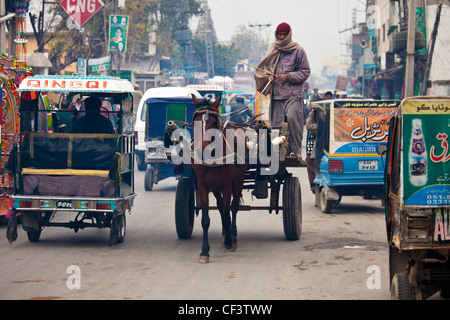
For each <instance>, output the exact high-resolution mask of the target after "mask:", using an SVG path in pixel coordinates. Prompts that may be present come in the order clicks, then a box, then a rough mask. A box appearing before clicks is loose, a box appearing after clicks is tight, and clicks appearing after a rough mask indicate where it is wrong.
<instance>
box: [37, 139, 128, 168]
mask: <svg viewBox="0 0 450 320" xmlns="http://www.w3.org/2000/svg"><path fill="white" fill-rule="evenodd" d="M119 137H120V135H118V134H80V133H45V132H31V133H30V139H29V150H30V161H29V165H28V167H29V168H35V169H81V170H109V169H110V168H111V166H112V165H113V159H114V155H115V154H116V151H117V149H118V148H117V140H118V138H119ZM53 174H56V173H53Z"/></svg>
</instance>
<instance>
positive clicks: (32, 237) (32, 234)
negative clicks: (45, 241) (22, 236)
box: [27, 230, 41, 242]
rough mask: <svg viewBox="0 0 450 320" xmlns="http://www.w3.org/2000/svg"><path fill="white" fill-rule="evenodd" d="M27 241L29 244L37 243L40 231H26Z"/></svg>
mask: <svg viewBox="0 0 450 320" xmlns="http://www.w3.org/2000/svg"><path fill="white" fill-rule="evenodd" d="M27 236H28V240H29V241H30V242H38V241H39V238H40V237H41V230H39V231H27Z"/></svg>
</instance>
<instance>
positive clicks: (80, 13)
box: [60, 0, 104, 27]
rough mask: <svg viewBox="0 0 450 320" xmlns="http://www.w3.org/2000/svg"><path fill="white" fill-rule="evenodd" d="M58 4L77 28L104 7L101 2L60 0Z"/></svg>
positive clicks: (96, 0) (97, 0)
mask: <svg viewBox="0 0 450 320" xmlns="http://www.w3.org/2000/svg"><path fill="white" fill-rule="evenodd" d="M60 4H61V6H62V7H63V8H64V10H66V12H67V13H68V14H69V16H70V17H71V18H72V19H73V20H74V21H75V23H76V24H77V25H78V26H79V27H82V26H83V25H84V24H85V23H86V22H87V21H88V20H89V19H90V18H92V16H93V15H94V14H96V13H97V11H99V10H100V9H101V8H102V7H104V4H103V2H102V1H101V0H62V1H61V2H60Z"/></svg>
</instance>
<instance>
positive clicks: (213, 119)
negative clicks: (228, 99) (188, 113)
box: [192, 94, 222, 130]
mask: <svg viewBox="0 0 450 320" xmlns="http://www.w3.org/2000/svg"><path fill="white" fill-rule="evenodd" d="M221 99H222V95H221V94H220V95H219V96H218V97H217V99H216V100H215V101H214V102H211V101H210V100H209V99H203V100H202V101H199V100H198V99H197V97H196V96H195V95H192V102H193V103H194V105H195V107H196V110H195V112H194V116H193V119H192V121H193V122H195V121H202V123H203V127H204V129H206V130H207V129H210V128H216V129H217V128H219V125H220V121H219V120H220V114H219V104H220V101H221Z"/></svg>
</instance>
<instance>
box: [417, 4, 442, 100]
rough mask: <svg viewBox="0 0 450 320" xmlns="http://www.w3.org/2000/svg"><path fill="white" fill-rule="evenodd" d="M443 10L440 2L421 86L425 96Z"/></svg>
mask: <svg viewBox="0 0 450 320" xmlns="http://www.w3.org/2000/svg"><path fill="white" fill-rule="evenodd" d="M441 10H442V3H441V4H439V5H438V7H437V11H436V20H435V21H434V27H433V31H432V33H431V43H430V50H429V51H428V56H427V66H426V69H425V74H424V76H423V82H422V86H421V87H420V95H421V96H425V95H426V94H427V88H428V78H429V77H430V69H431V62H432V60H433V52H434V44H435V43H436V37H437V33H438V27H439V21H440V20H441Z"/></svg>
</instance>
